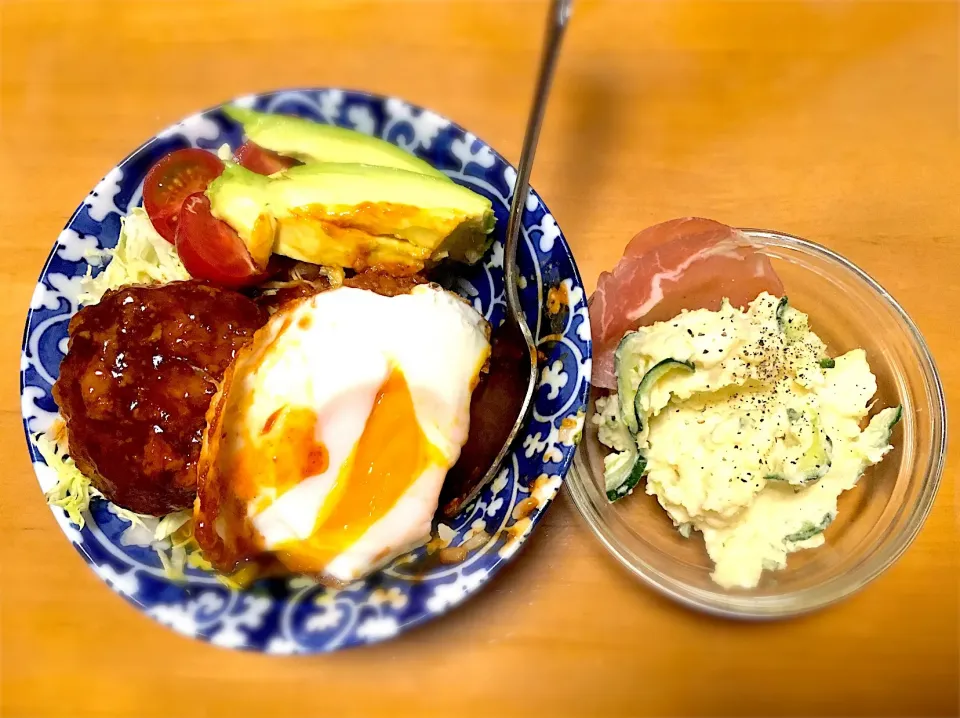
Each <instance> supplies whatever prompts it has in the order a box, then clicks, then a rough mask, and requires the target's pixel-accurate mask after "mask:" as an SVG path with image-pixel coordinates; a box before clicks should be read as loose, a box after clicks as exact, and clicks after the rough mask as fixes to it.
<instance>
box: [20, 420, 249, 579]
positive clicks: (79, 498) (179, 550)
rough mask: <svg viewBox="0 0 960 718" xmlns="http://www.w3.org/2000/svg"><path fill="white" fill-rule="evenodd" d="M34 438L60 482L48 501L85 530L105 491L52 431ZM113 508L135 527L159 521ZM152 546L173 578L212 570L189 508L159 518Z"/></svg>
mask: <svg viewBox="0 0 960 718" xmlns="http://www.w3.org/2000/svg"><path fill="white" fill-rule="evenodd" d="M32 438H33V444H34V446H36V447H37V451H38V452H39V453H40V456H42V457H43V460H44V461H45V462H46V464H47V466H49V467H50V468H51V469H52V470H53V473H54V474H56V477H57V483H56V484H54V486H53V487H52V488H51V489H50V490H48V491H47V492H46V498H47V503H49V504H50V505H51V506H57V507H59V508H61V509H63V510H64V511H65V512H66V514H67V518H68V519H69V520H70V523H72V524H73V525H74V526H76V527H77V528H79V529H82V528H83V527H84V526H85V525H86V519H85V518H84V513H85V512H86V511H87V510H88V509H89V508H90V500H91V499H92V498H94V497H100V498H102V497H103V494H101V493H100V492H99V491H97V489H96V487H94V486H93V484H92V483H91V482H90V479H88V478H87V477H86V476H84V475H83V473H82V472H81V471H80V469H78V468H77V465H76V463H75V462H74V460H73V459H71V458H70V456H69V455H68V454H67V452H66V449H65V447H63V446H62V445H61V444H60V442H58V441H57V440H56V439H54V438H53V437H52V436H50V435H49V434H37V435H36V436H34V437H32ZM111 510H112V511H113V512H114V513H115V514H116V515H117V516H119V517H120V518H122V519H125V520H126V521H129V522H130V524H131V525H134V526H146V524H147V522H148V521H151V520H154V521H155V520H156V518H155V517H153V516H144V515H142V514H138V513H134V512H133V511H130V510H129V509H125V508H122V507H120V506H117V505H116V504H114V505H113V507H112V509H111ZM150 547H151V548H152V549H153V550H154V551H155V552H156V554H157V557H158V558H159V559H160V564H161V566H162V567H163V571H164V574H165V575H166V577H167V578H169V579H170V580H171V581H182V580H183V579H184V571H183V569H184V566H187V565H189V566H193V567H195V568H198V569H201V570H204V571H213V565H212V564H210V562H209V561H207V560H206V559H204V558H203V556H202V555H201V554H200V546H199V545H198V544H197V542H196V539H194V538H193V515H192V513H191V512H190V511H188V510H185V511H174V512H173V513H169V514H167V515H166V516H164V517H163V518H162V519H160V521H159V522H158V523H157V528H156V529H155V530H154V534H153V542H152V543H151V544H150ZM217 578H218V579H219V580H220V581H221V583H223V584H224V585H226V586H229V587H230V588H241V587H242V586H241V584H240V583H238V582H237V581H235V580H232V579H231V578H230V577H228V576H220V575H219V574H218V575H217Z"/></svg>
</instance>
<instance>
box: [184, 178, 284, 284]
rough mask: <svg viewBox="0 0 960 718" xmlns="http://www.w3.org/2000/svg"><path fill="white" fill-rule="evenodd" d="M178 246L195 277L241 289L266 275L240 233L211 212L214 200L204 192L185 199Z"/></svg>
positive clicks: (186, 265) (189, 270) (187, 267)
mask: <svg viewBox="0 0 960 718" xmlns="http://www.w3.org/2000/svg"><path fill="white" fill-rule="evenodd" d="M176 245H177V254H179V255H180V261H181V262H183V266H184V267H186V269H187V271H188V272H190V276H192V277H193V278H194V279H206V280H209V281H211V282H214V283H215V284H219V285H221V286H223V287H231V288H239V287H246V286H250V285H252V284H257V283H259V282H260V281H262V280H263V279H264V278H265V277H266V273H265V272H264V271H262V270H261V269H260V267H258V266H257V263H256V262H254V261H253V257H251V256H250V252H249V251H248V250H247V246H246V245H245V244H244V243H243V240H242V239H240V236H239V235H238V234H237V233H236V232H235V231H233V228H232V227H230V225H228V224H227V223H226V222H222V221H221V220H219V219H217V218H216V217H214V216H213V214H212V213H211V212H210V200H209V199H207V196H206V195H205V194H204V193H203V192H198V193H196V194H192V195H190V196H189V197H187V198H186V200H184V202H183V206H182V207H181V209H180V219H179V221H178V222H177V241H176Z"/></svg>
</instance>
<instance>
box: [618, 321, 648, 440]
mask: <svg viewBox="0 0 960 718" xmlns="http://www.w3.org/2000/svg"><path fill="white" fill-rule="evenodd" d="M642 340H643V336H642V335H641V334H640V332H630V333H629V334H627V335H625V336H624V337H623V339H621V340H620V343H619V344H618V345H617V351H616V352H615V353H614V355H613V360H614V367H615V368H616V372H617V396H618V397H619V398H620V417H621V418H622V419H623V423H624V425H625V426H626V427H627V429H629V431H630V433H631V434H633V435H634V436H636V435H637V429H638V426H637V410H636V409H635V408H634V397H635V396H636V394H637V390H636V388H634V386H633V378H634V370H635V368H636V366H637V365H638V364H639V363H640V357H639V354H640V344H641V342H642Z"/></svg>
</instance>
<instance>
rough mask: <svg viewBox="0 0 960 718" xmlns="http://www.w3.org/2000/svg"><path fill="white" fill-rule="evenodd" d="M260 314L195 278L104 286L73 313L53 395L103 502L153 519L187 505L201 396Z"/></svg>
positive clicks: (260, 320)
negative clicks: (97, 295) (106, 289)
mask: <svg viewBox="0 0 960 718" xmlns="http://www.w3.org/2000/svg"><path fill="white" fill-rule="evenodd" d="M266 318H267V315H266V312H265V311H263V310H262V309H261V308H260V307H258V306H257V305H256V304H255V303H254V302H253V301H251V300H250V299H247V298H246V297H244V296H243V295H241V294H239V293H237V292H234V291H231V290H227V289H219V288H216V287H212V286H209V285H206V284H203V283H200V282H195V281H188V282H175V283H173V284H167V285H162V286H151V287H142V286H131V287H124V288H122V289H118V290H112V291H109V292H107V293H106V294H104V295H103V298H102V299H101V300H100V302H99V303H97V304H94V305H90V306H86V307H83V308H82V309H81V310H80V311H79V312H77V314H76V315H75V316H74V317H73V318H72V319H71V320H70V327H69V337H70V341H69V346H68V350H67V356H66V357H65V358H64V360H63V362H62V363H61V365H60V377H59V379H57V382H56V384H55V385H54V387H53V397H54V399H55V401H56V402H57V405H58V406H59V407H60V412H61V414H62V415H63V419H64V421H65V422H66V425H67V437H68V442H69V451H70V455H71V456H72V457H73V459H74V461H75V462H76V464H77V467H78V468H79V469H80V470H81V471H82V472H83V473H84V474H85V475H86V476H88V477H89V478H90V479H91V481H92V482H93V484H94V486H96V488H97V489H99V490H100V492H101V493H102V494H103V495H104V496H106V498H107V499H109V500H110V501H112V502H114V503H115V504H117V505H118V506H122V507H123V508H126V509H130V510H131V511H135V512H137V513H142V514H152V515H155V516H159V515H162V514H166V513H169V512H170V511H176V510H178V509H185V508H189V507H190V506H192V504H193V500H194V497H195V495H196V483H197V476H196V474H197V459H198V458H199V455H200V445H201V441H202V434H203V429H204V427H205V425H206V412H207V408H208V406H209V404H210V399H211V398H212V397H213V395H214V393H215V392H216V390H217V382H218V381H219V380H220V379H221V377H222V376H223V372H224V371H225V370H226V368H227V366H228V365H229V364H230V362H231V361H233V358H234V356H235V355H236V353H237V351H238V350H239V349H240V348H241V347H242V346H244V345H245V344H247V343H248V342H249V341H250V340H251V339H252V338H253V334H254V332H255V331H256V330H257V329H259V328H260V327H261V326H263V324H264V323H265V322H266Z"/></svg>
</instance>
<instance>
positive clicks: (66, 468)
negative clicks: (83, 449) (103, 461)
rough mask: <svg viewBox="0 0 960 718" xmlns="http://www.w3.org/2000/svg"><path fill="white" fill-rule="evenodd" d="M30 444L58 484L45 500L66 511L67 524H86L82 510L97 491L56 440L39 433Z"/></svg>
mask: <svg viewBox="0 0 960 718" xmlns="http://www.w3.org/2000/svg"><path fill="white" fill-rule="evenodd" d="M33 443H34V446H36V447H37V451H38V452H40V456H42V457H43V460H44V461H45V462H46V463H47V466H49V467H50V468H51V469H52V470H53V473H55V474H56V475H57V483H56V484H54V486H53V487H52V488H51V489H50V490H48V491H47V492H46V494H45V495H46V497H47V503H49V504H50V505H51V506H59V507H60V508H61V509H63V510H64V511H65V512H66V513H67V518H69V519H70V523H72V524H74V525H75V526H76V527H77V528H81V529H82V528H83V526H84V524H85V523H86V521H85V519H84V518H83V513H84V512H85V511H86V510H87V509H88V508H90V498H91V497H92V496H96V495H98V493H99V492H98V491H97V490H96V489H95V488H93V486H92V485H91V483H90V479H88V478H87V477H86V476H84V475H83V473H81V471H80V469H78V468H77V465H76V464H75V463H74V461H73V459H71V458H70V457H69V456H67V454H66V452H65V451H64V450H63V448H62V447H61V446H60V445H59V444H58V443H57V442H56V441H54V440H53V439H51V438H50V437H49V436H47V435H46V434H38V435H37V436H35V437H33Z"/></svg>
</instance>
